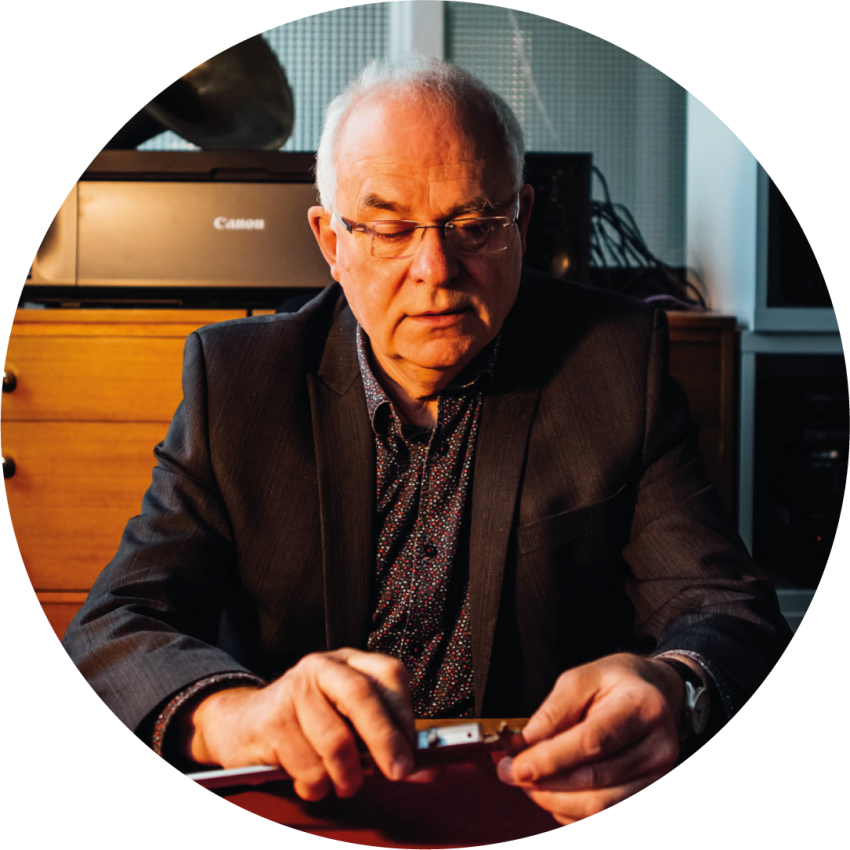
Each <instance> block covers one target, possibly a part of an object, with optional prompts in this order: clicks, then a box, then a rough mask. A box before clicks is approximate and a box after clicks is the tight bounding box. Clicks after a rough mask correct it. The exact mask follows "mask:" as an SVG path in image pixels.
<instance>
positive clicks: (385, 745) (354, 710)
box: [317, 661, 413, 779]
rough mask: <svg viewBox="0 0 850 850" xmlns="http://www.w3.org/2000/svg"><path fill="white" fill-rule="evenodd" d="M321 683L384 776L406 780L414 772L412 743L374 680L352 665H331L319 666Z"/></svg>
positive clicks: (328, 697) (333, 663)
mask: <svg viewBox="0 0 850 850" xmlns="http://www.w3.org/2000/svg"><path fill="white" fill-rule="evenodd" d="M317 683H318V687H319V690H321V692H322V693H323V694H324V695H325V696H326V697H327V699H328V700H329V701H330V702H331V703H332V704H333V706H335V708H336V710H337V711H338V712H340V713H341V714H343V715H344V716H345V717H347V718H348V719H349V720H350V721H351V723H352V725H353V726H354V728H355V730H356V731H357V733H358V734H359V735H360V737H361V738H362V740H363V743H364V744H365V745H366V747H367V748H368V750H369V752H370V753H371V755H372V758H373V759H374V761H375V764H376V765H377V766H378V768H379V769H380V770H381V772H382V773H383V774H384V776H386V777H387V778H388V779H402V778H403V777H405V776H407V775H408V774H409V773H410V772H411V771H412V770H413V750H412V747H411V745H410V741H409V740H408V738H407V736H406V735H405V734H404V733H403V732H402V731H401V729H400V728H399V726H398V722H397V720H396V718H395V716H394V715H393V714H392V713H391V712H390V710H389V709H388V708H387V705H386V704H385V703H384V700H383V698H382V696H381V694H380V693H379V691H378V688H377V687H376V685H375V683H374V680H373V679H372V678H371V677H370V676H368V675H364V674H363V673H361V672H360V671H359V670H356V669H354V668H353V667H351V666H350V665H349V664H345V663H340V662H339V661H330V662H329V663H323V664H321V665H319V667H318V678H317Z"/></svg>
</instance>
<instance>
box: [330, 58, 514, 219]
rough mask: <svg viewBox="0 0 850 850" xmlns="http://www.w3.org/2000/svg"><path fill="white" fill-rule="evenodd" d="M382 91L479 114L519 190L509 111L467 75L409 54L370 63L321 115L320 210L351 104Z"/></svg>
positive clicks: (332, 178)
mask: <svg viewBox="0 0 850 850" xmlns="http://www.w3.org/2000/svg"><path fill="white" fill-rule="evenodd" d="M382 89H383V90H384V91H385V92H386V94H387V95H388V96H392V97H397V98H404V97H411V96H415V95H423V94H424V95H426V96H427V97H429V98H431V99H433V100H434V101H435V102H437V103H443V104H445V105H448V106H456V107H460V109H462V110H468V109H470V108H473V109H477V110H479V111H483V112H484V113H485V115H487V116H488V117H490V118H491V119H492V122H493V125H494V128H495V131H496V135H497V140H498V141H499V142H500V143H501V144H502V146H503V148H504V155H505V160H506V164H507V165H508V166H509V167H510V169H511V171H512V176H513V179H514V189H515V190H518V189H519V188H520V187H521V186H522V182H523V180H522V169H523V162H524V158H525V142H524V141H523V138H522V128H521V127H520V126H519V122H518V121H517V119H516V116H515V115H514V113H513V111H512V110H511V108H510V106H508V104H507V103H505V101H504V100H503V99H502V98H501V97H500V96H499V95H498V94H496V93H495V92H494V91H492V90H491V89H490V88H488V87H487V86H486V85H484V83H482V82H481V81H480V80H479V79H477V78H476V77H474V76H473V75H472V74H470V73H469V72H468V71H464V70H463V69H461V68H458V67H457V66H456V65H450V64H449V63H447V62H441V61H440V60H438V59H434V58H432V57H430V56H421V55H418V54H414V55H412V56H409V57H406V58H405V59H401V60H386V59H375V60H373V61H372V62H370V63H369V64H368V65H366V67H365V68H363V70H362V71H361V72H360V74H359V75H358V76H357V77H356V78H355V79H354V80H353V81H352V82H351V83H349V84H348V86H347V87H346V88H345V90H344V91H343V92H342V93H341V94H340V95H338V96H337V97H335V98H334V99H333V100H332V101H331V102H330V104H329V105H328V107H327V109H326V110H325V120H324V126H323V127H322V137H321V140H320V141H319V150H318V152H317V153H316V187H317V188H318V190H319V198H320V200H321V204H322V206H323V207H325V208H327V209H333V205H334V199H335V195H336V177H337V174H336V171H337V166H338V165H339V162H338V160H339V151H338V150H337V142H338V138H339V131H340V128H341V127H342V125H343V123H344V121H345V118H346V117H347V116H348V114H349V113H350V112H351V110H352V108H353V107H354V106H356V105H357V103H359V102H360V101H361V100H363V99H364V98H365V97H367V96H368V95H370V94H372V93H373V92H377V91H379V90H382ZM498 137H501V138H498Z"/></svg>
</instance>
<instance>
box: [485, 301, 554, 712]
mask: <svg viewBox="0 0 850 850" xmlns="http://www.w3.org/2000/svg"><path fill="white" fill-rule="evenodd" d="M526 301H527V299H526V298H525V297H524V296H523V293H522V291H521V292H520V296H519V297H518V299H517V304H516V306H515V308H514V310H513V312H512V314H511V316H510V318H509V320H508V322H506V323H505V327H504V331H503V338H502V345H501V347H500V352H499V362H498V364H497V368H496V380H495V381H494V384H493V386H492V388H491V389H490V390H489V391H488V393H487V394H486V395H485V396H484V403H483V406H482V410H481V421H480V424H479V431H478V441H477V445H476V448H475V465H474V475H473V485H472V507H471V521H470V537H469V595H470V612H469V614H470V620H471V628H472V658H473V669H474V680H475V714H476V716H478V717H480V716H481V712H482V706H483V702H484V692H485V689H486V686H487V678H488V674H489V670H490V660H491V655H492V649H493V641H494V639H495V635H496V621H497V619H498V616H499V604H500V601H501V593H502V582H503V576H504V571H505V562H506V560H507V558H508V548H509V546H510V543H511V530H512V528H513V525H514V514H515V511H516V504H517V498H518V495H519V490H520V487H521V484H522V472H523V468H524V461H525V452H526V445H527V443H528V434H529V430H530V429H531V423H532V420H533V419H534V414H535V411H536V408H537V401H538V398H539V396H540V384H541V382H542V372H543V369H542V361H543V356H544V353H543V351H542V348H541V346H540V343H539V336H538V335H535V334H534V332H533V326H532V327H529V326H528V320H530V319H531V318H532V316H530V315H528V314H529V313H530V312H531V310H530V306H529V305H528V304H527V303H526Z"/></svg>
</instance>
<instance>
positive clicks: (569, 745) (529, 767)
mask: <svg viewBox="0 0 850 850" xmlns="http://www.w3.org/2000/svg"><path fill="white" fill-rule="evenodd" d="M683 696H684V685H683V683H682V680H681V678H680V677H679V675H678V674H677V673H676V672H675V671H674V670H673V669H672V668H671V667H670V666H669V665H667V664H665V663H664V662H662V661H657V660H653V659H649V658H641V657H640V656H637V655H628V654H619V655H611V656H608V657H606V658H602V659H600V660H598V661H593V662H591V663H589V664H585V665H583V666H581V667H576V668H574V669H572V670H568V671H567V672H566V673H564V674H562V675H561V676H560V677H559V679H558V681H557V683H556V684H555V687H554V688H553V690H552V692H551V693H550V694H549V696H548V697H547V698H546V700H545V701H544V702H543V704H542V705H541V706H540V708H539V709H538V710H537V711H536V712H535V713H534V715H533V717H531V719H530V720H529V721H528V724H527V725H526V727H525V729H524V730H523V737H524V738H525V740H526V743H527V744H528V745H529V746H528V749H526V750H524V751H523V752H521V753H520V754H519V755H517V756H514V757H513V758H505V759H502V761H501V762H500V763H499V777H500V778H501V779H502V781H503V782H507V783H508V784H511V785H517V786H519V787H521V788H522V789H523V790H524V791H525V792H526V794H528V796H529V797H530V798H531V799H532V800H534V802H535V803H537V804H538V805H539V806H541V807H542V808H543V809H545V810H546V811H548V812H551V813H552V815H553V817H554V818H555V820H556V821H558V822H559V823H562V824H568V823H573V822H574V821H577V820H581V819H582V818H585V817H588V816H589V815H592V814H596V813H597V812H600V811H602V810H603V809H607V808H608V807H610V806H613V805H614V804H615V803H619V802H620V800H624V799H625V798H626V797H630V796H631V795H632V794H634V793H636V792H637V791H640V790H641V789H642V788H645V787H646V786H647V785H649V784H650V783H652V782H654V781H655V780H656V779H658V778H660V777H661V776H663V775H664V774H665V773H667V772H668V771H669V770H671V769H672V768H673V766H674V765H675V764H676V761H677V759H678V757H679V718H680V716H681V711H682V701H683Z"/></svg>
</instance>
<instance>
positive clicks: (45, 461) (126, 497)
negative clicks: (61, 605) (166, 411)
mask: <svg viewBox="0 0 850 850" xmlns="http://www.w3.org/2000/svg"><path fill="white" fill-rule="evenodd" d="M167 428H168V425H167V423H163V422H157V423H120V424H119V423H97V422H81V423H76V422H4V423H3V451H4V457H9V456H10V457H12V458H13V459H14V461H15V466H16V472H15V475H14V477H12V478H9V479H7V480H6V495H7V497H8V500H9V512H10V514H11V516H12V525H13V527H14V529H15V537H16V539H17V542H18V546H19V548H20V550H21V555H22V556H23V560H24V566H25V567H26V568H27V572H28V573H29V576H30V581H32V583H33V586H34V587H35V588H36V590H41V591H44V590H77V591H85V590H88V589H89V588H90V587H91V585H92V582H93V581H94V579H95V577H96V576H97V574H98V573H99V572H100V571H101V569H103V567H104V566H106V564H107V563H108V562H109V560H110V559H111V558H112V556H113V555H114V554H115V551H116V549H117V548H118V543H119V541H120V539H121V533H122V531H123V529H124V526H125V525H126V523H127V520H128V519H129V518H130V517H131V516H134V515H136V514H138V512H139V509H140V507H141V503H142V496H143V494H144V492H145V490H146V489H147V487H148V486H149V484H150V480H151V470H152V469H153V466H154V457H153V452H152V450H153V447H154V446H155V445H156V444H157V443H159V442H160V441H161V440H162V439H163V437H164V436H165V433H166V430H167Z"/></svg>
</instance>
